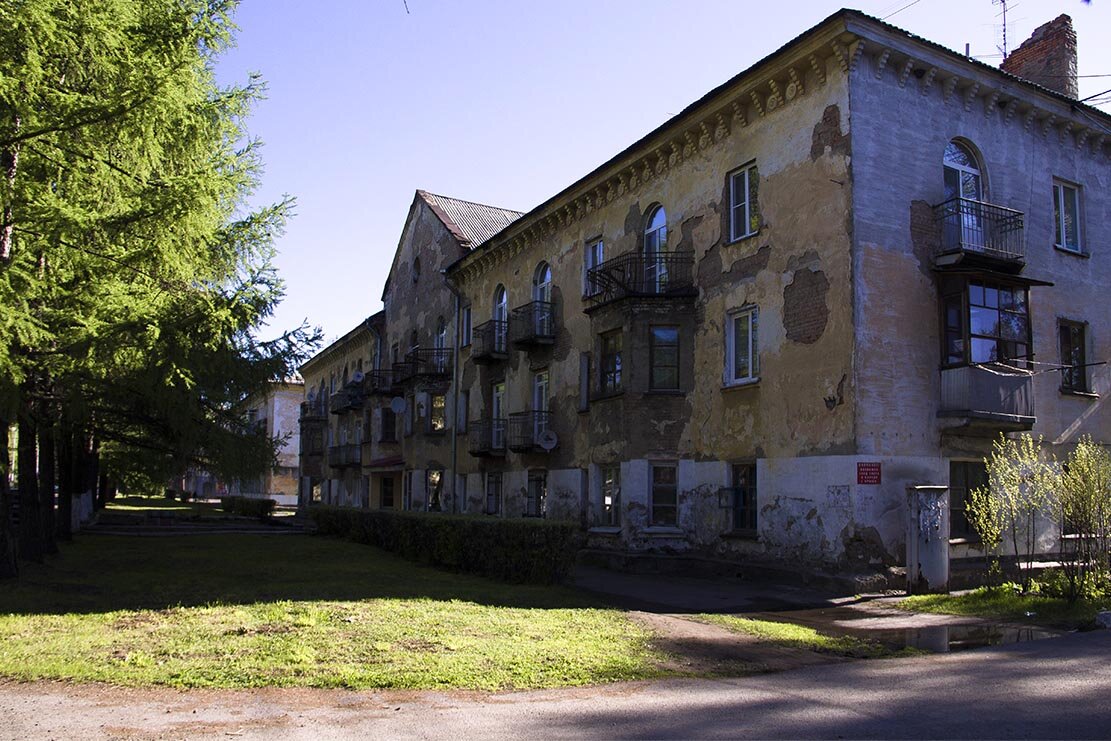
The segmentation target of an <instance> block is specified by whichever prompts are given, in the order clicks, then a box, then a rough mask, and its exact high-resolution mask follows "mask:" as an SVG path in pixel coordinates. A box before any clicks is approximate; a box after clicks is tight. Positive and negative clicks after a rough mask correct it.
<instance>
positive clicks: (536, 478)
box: [524, 471, 548, 517]
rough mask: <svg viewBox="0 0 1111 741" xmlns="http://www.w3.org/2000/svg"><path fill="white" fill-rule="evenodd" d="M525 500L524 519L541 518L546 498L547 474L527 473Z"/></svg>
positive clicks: (541, 472)
mask: <svg viewBox="0 0 1111 741" xmlns="http://www.w3.org/2000/svg"><path fill="white" fill-rule="evenodd" d="M525 491H526V498H525V513H524V514H525V517H543V516H544V513H545V510H544V502H545V500H546V499H547V496H548V472H547V471H529V472H528V488H527V489H526V490H525Z"/></svg>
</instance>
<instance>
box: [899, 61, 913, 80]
mask: <svg viewBox="0 0 1111 741" xmlns="http://www.w3.org/2000/svg"><path fill="white" fill-rule="evenodd" d="M912 69H914V60H913V59H908V60H907V61H906V63H905V64H904V65H903V69H902V70H901V71H900V72H899V87H906V84H907V78H908V77H910V71H911V70H912Z"/></svg>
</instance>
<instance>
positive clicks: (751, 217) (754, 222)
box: [729, 162, 760, 242]
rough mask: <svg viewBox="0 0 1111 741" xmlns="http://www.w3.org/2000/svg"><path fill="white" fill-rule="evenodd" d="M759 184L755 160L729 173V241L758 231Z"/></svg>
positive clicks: (749, 235)
mask: <svg viewBox="0 0 1111 741" xmlns="http://www.w3.org/2000/svg"><path fill="white" fill-rule="evenodd" d="M759 184H760V174H759V172H758V171H757V170H756V163H755V162H753V163H751V164H748V165H745V166H744V167H742V168H740V169H738V170H734V171H733V172H731V173H729V241H731V242H734V241H736V240H738V239H743V238H744V237H751V236H752V235H753V234H755V233H756V232H758V231H760V207H759V199H758V198H757V191H758V188H759Z"/></svg>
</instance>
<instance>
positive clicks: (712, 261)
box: [698, 244, 772, 291]
mask: <svg viewBox="0 0 1111 741" xmlns="http://www.w3.org/2000/svg"><path fill="white" fill-rule="evenodd" d="M722 250H726V251H727V252H728V250H729V247H722V246H720V245H715V246H714V247H711V248H710V249H709V250H708V251H707V252H706V256H705V257H703V258H702V260H701V261H699V263H698V285H700V286H701V287H702V289H703V290H704V291H706V290H709V289H711V288H716V287H717V286H719V285H721V284H722V283H736V282H738V281H742V280H747V279H750V278H755V277H756V274H757V273H759V272H760V271H761V270H764V269H765V268H767V267H768V260H770V259H771V256H772V248H771V245H769V244H766V245H764V246H763V247H761V248H760V249H758V250H757V251H756V252H755V253H754V254H751V255H749V256H748V257H742V258H740V259H738V260H734V261H733V264H732V265H730V266H729V270H728V272H724V273H723V272H722V271H721V251H722Z"/></svg>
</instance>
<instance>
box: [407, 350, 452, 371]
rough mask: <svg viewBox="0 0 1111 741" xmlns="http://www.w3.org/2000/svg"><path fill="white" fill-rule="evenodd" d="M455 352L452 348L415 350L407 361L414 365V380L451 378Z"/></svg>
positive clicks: (408, 356)
mask: <svg viewBox="0 0 1111 741" xmlns="http://www.w3.org/2000/svg"><path fill="white" fill-rule="evenodd" d="M453 352H454V351H453V349H452V348H450V347H440V348H435V349H430V350H423V349H422V350H413V351H412V352H411V353H409V354H408V355H406V356H405V360H406V362H408V363H411V364H412V377H413V378H450V377H451V363H452V353H453Z"/></svg>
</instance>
